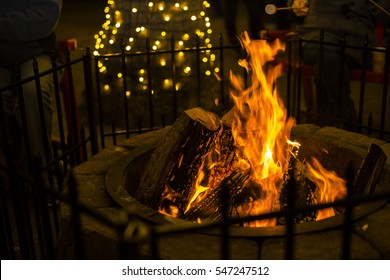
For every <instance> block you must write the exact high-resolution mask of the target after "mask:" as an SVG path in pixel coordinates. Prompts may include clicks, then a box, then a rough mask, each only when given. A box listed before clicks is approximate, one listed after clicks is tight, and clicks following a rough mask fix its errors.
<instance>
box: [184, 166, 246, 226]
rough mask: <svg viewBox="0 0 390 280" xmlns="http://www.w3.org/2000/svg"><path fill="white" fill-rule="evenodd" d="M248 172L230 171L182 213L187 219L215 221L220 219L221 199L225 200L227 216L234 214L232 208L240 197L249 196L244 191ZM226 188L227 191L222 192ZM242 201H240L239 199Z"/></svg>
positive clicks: (221, 212)
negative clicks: (206, 193) (198, 200)
mask: <svg viewBox="0 0 390 280" xmlns="http://www.w3.org/2000/svg"><path fill="white" fill-rule="evenodd" d="M248 181H249V174H244V173H238V172H232V173H231V174H230V175H229V176H228V177H226V178H225V179H223V180H222V181H221V182H220V184H219V185H218V186H217V187H216V188H213V189H212V190H211V192H210V193H209V194H208V195H207V196H206V197H205V198H204V199H202V200H201V201H200V202H199V203H197V204H196V205H195V206H194V207H193V208H190V209H189V210H188V212H186V213H185V214H184V215H183V218H185V219H187V220H196V219H198V218H201V219H204V218H206V219H207V220H208V221H212V222H216V221H221V220H222V215H223V211H222V205H223V202H222V200H223V199H225V200H227V201H226V203H227V204H228V209H229V211H228V216H229V217H232V216H236V215H235V214H234V208H236V207H237V204H239V203H240V200H242V199H245V200H247V199H250V196H249V195H247V192H245V189H246V188H245V186H246V185H247V184H248ZM224 190H227V192H224ZM243 192H244V193H246V194H244V195H243V194H242V193H243ZM240 194H241V196H240ZM241 202H242V201H241Z"/></svg>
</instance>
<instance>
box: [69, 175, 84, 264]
mask: <svg viewBox="0 0 390 280" xmlns="http://www.w3.org/2000/svg"><path fill="white" fill-rule="evenodd" d="M68 187H69V188H68V189H69V203H70V206H71V211H72V224H73V241H74V249H75V256H76V259H79V260H82V259H85V252H84V242H83V233H82V230H81V220H80V213H81V212H80V206H79V202H78V199H77V183H76V180H75V177H74V173H73V172H72V171H71V172H70V174H69V181H68Z"/></svg>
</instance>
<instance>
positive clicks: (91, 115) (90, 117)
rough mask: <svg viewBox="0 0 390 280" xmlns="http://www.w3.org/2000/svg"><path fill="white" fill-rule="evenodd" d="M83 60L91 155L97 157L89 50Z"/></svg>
mask: <svg viewBox="0 0 390 280" xmlns="http://www.w3.org/2000/svg"><path fill="white" fill-rule="evenodd" d="M83 58H84V59H83V66H84V83H85V95H86V103H87V104H86V105H87V114H88V126H89V137H90V141H91V153H92V155H95V154H97V153H98V152H99V148H98V136H97V131H96V111H95V98H94V92H93V86H92V57H91V51H90V49H89V48H87V49H86V51H85V55H84V56H83ZM75 106H76V104H75ZM79 133H81V132H79ZM81 153H82V151H81ZM84 160H86V158H84Z"/></svg>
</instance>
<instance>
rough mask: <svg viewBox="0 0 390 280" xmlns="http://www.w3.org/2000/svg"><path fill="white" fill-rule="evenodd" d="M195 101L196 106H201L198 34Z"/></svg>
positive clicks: (197, 41) (198, 41)
mask: <svg viewBox="0 0 390 280" xmlns="http://www.w3.org/2000/svg"><path fill="white" fill-rule="evenodd" d="M195 46H196V51H195V53H196V102H197V104H198V106H201V100H200V92H201V79H200V40H199V35H196V39H195Z"/></svg>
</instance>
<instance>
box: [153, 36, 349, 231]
mask: <svg viewBox="0 0 390 280" xmlns="http://www.w3.org/2000/svg"><path fill="white" fill-rule="evenodd" d="M241 44H242V46H243V48H244V49H245V50H246V53H247V58H246V59H242V60H240V61H239V64H240V65H241V66H242V67H244V68H245V69H246V71H247V73H248V74H249V75H248V76H249V83H248V84H249V85H246V83H245V81H244V80H243V78H242V77H241V76H238V75H235V74H233V73H232V72H231V73H230V80H231V85H232V87H231V92H230V96H231V98H232V100H233V102H234V107H233V109H232V110H231V111H230V112H229V113H228V115H229V119H230V124H229V126H230V133H231V134H230V139H233V140H232V141H233V145H234V151H233V153H232V154H233V156H232V155H231V153H230V152H226V150H224V145H223V137H224V136H225V135H226V134H227V133H226V131H225V130H226V126H225V125H224V124H222V125H221V129H220V130H219V132H218V135H217V137H216V140H215V143H213V145H212V147H211V148H210V150H209V152H208V153H206V154H205V156H204V158H203V162H202V164H201V166H200V168H199V171H198V174H197V177H196V180H195V181H194V184H193V188H192V189H191V191H190V193H188V194H185V196H186V198H185V199H183V197H182V195H181V197H180V199H181V200H180V201H185V202H184V204H185V205H184V207H183V206H179V207H173V206H172V205H171V206H169V207H166V206H164V207H161V209H160V211H162V212H164V213H167V212H168V213H167V214H168V215H172V216H180V214H183V215H185V214H188V212H191V209H194V208H196V207H197V205H199V204H200V202H202V200H203V199H205V198H206V197H208V195H214V194H215V191H216V190H217V189H218V188H219V187H225V185H224V183H225V180H226V178H228V179H230V178H238V180H236V181H234V180H233V183H235V184H239V186H237V185H227V188H229V191H231V189H234V188H236V189H237V190H238V191H237V192H236V193H235V194H236V195H237V193H238V195H237V196H239V195H240V194H242V193H245V194H247V195H248V196H247V197H245V198H244V199H242V198H241V197H240V199H241V200H239V202H236V201H234V203H235V204H234V205H233V207H232V208H234V209H233V210H232V212H234V213H233V215H235V216H238V217H246V216H253V215H259V214H264V213H270V212H272V211H278V210H280V209H281V206H280V194H281V188H282V186H283V183H284V180H285V176H286V173H287V171H288V168H289V163H290V158H291V156H296V153H297V152H298V150H299V147H300V144H299V143H298V142H294V141H291V140H290V134H291V130H292V127H293V126H294V125H295V120H294V119H293V118H290V117H288V115H287V110H286V108H285V107H284V104H283V101H282V99H281V98H280V97H279V95H278V92H277V88H276V79H277V78H278V77H279V76H280V74H281V70H282V69H281V66H279V65H276V66H275V65H273V64H271V63H269V62H271V61H273V60H274V58H275V55H276V54H278V53H279V52H281V51H283V50H284V48H285V46H284V44H283V43H282V42H280V41H279V40H275V41H274V42H273V43H272V44H270V43H268V42H267V41H265V40H250V38H249V36H248V34H247V33H245V34H244V36H243V37H242V38H241ZM307 170H308V173H309V174H310V178H309V179H310V180H312V182H313V183H314V184H315V185H316V186H317V192H318V201H317V202H318V203H322V202H331V201H334V199H338V198H342V197H343V196H344V195H345V193H346V192H345V182H344V181H343V180H342V179H341V178H339V177H337V175H336V174H335V173H334V172H332V171H327V170H326V169H324V168H323V167H322V166H321V164H320V163H319V161H318V160H316V159H313V163H312V164H307ZM172 192H173V190H170V189H169V186H168V187H166V189H165V190H164V194H163V199H167V200H171V201H172V202H175V200H176V198H177V197H178V196H177V195H175V194H174V193H172ZM173 204H174V203H173ZM178 204H180V205H182V203H181V202H180V203H178ZM213 210H214V209H213ZM215 211H217V209H216V210H215ZM332 215H334V210H333V209H325V210H322V211H320V212H319V213H318V215H317V220H320V219H324V218H326V217H329V216H332ZM195 219H196V217H195ZM197 219H198V220H199V218H197ZM276 223H277V219H276V218H274V219H269V220H261V221H254V222H250V223H247V224H244V226H251V227H266V226H274V225H276Z"/></svg>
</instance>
